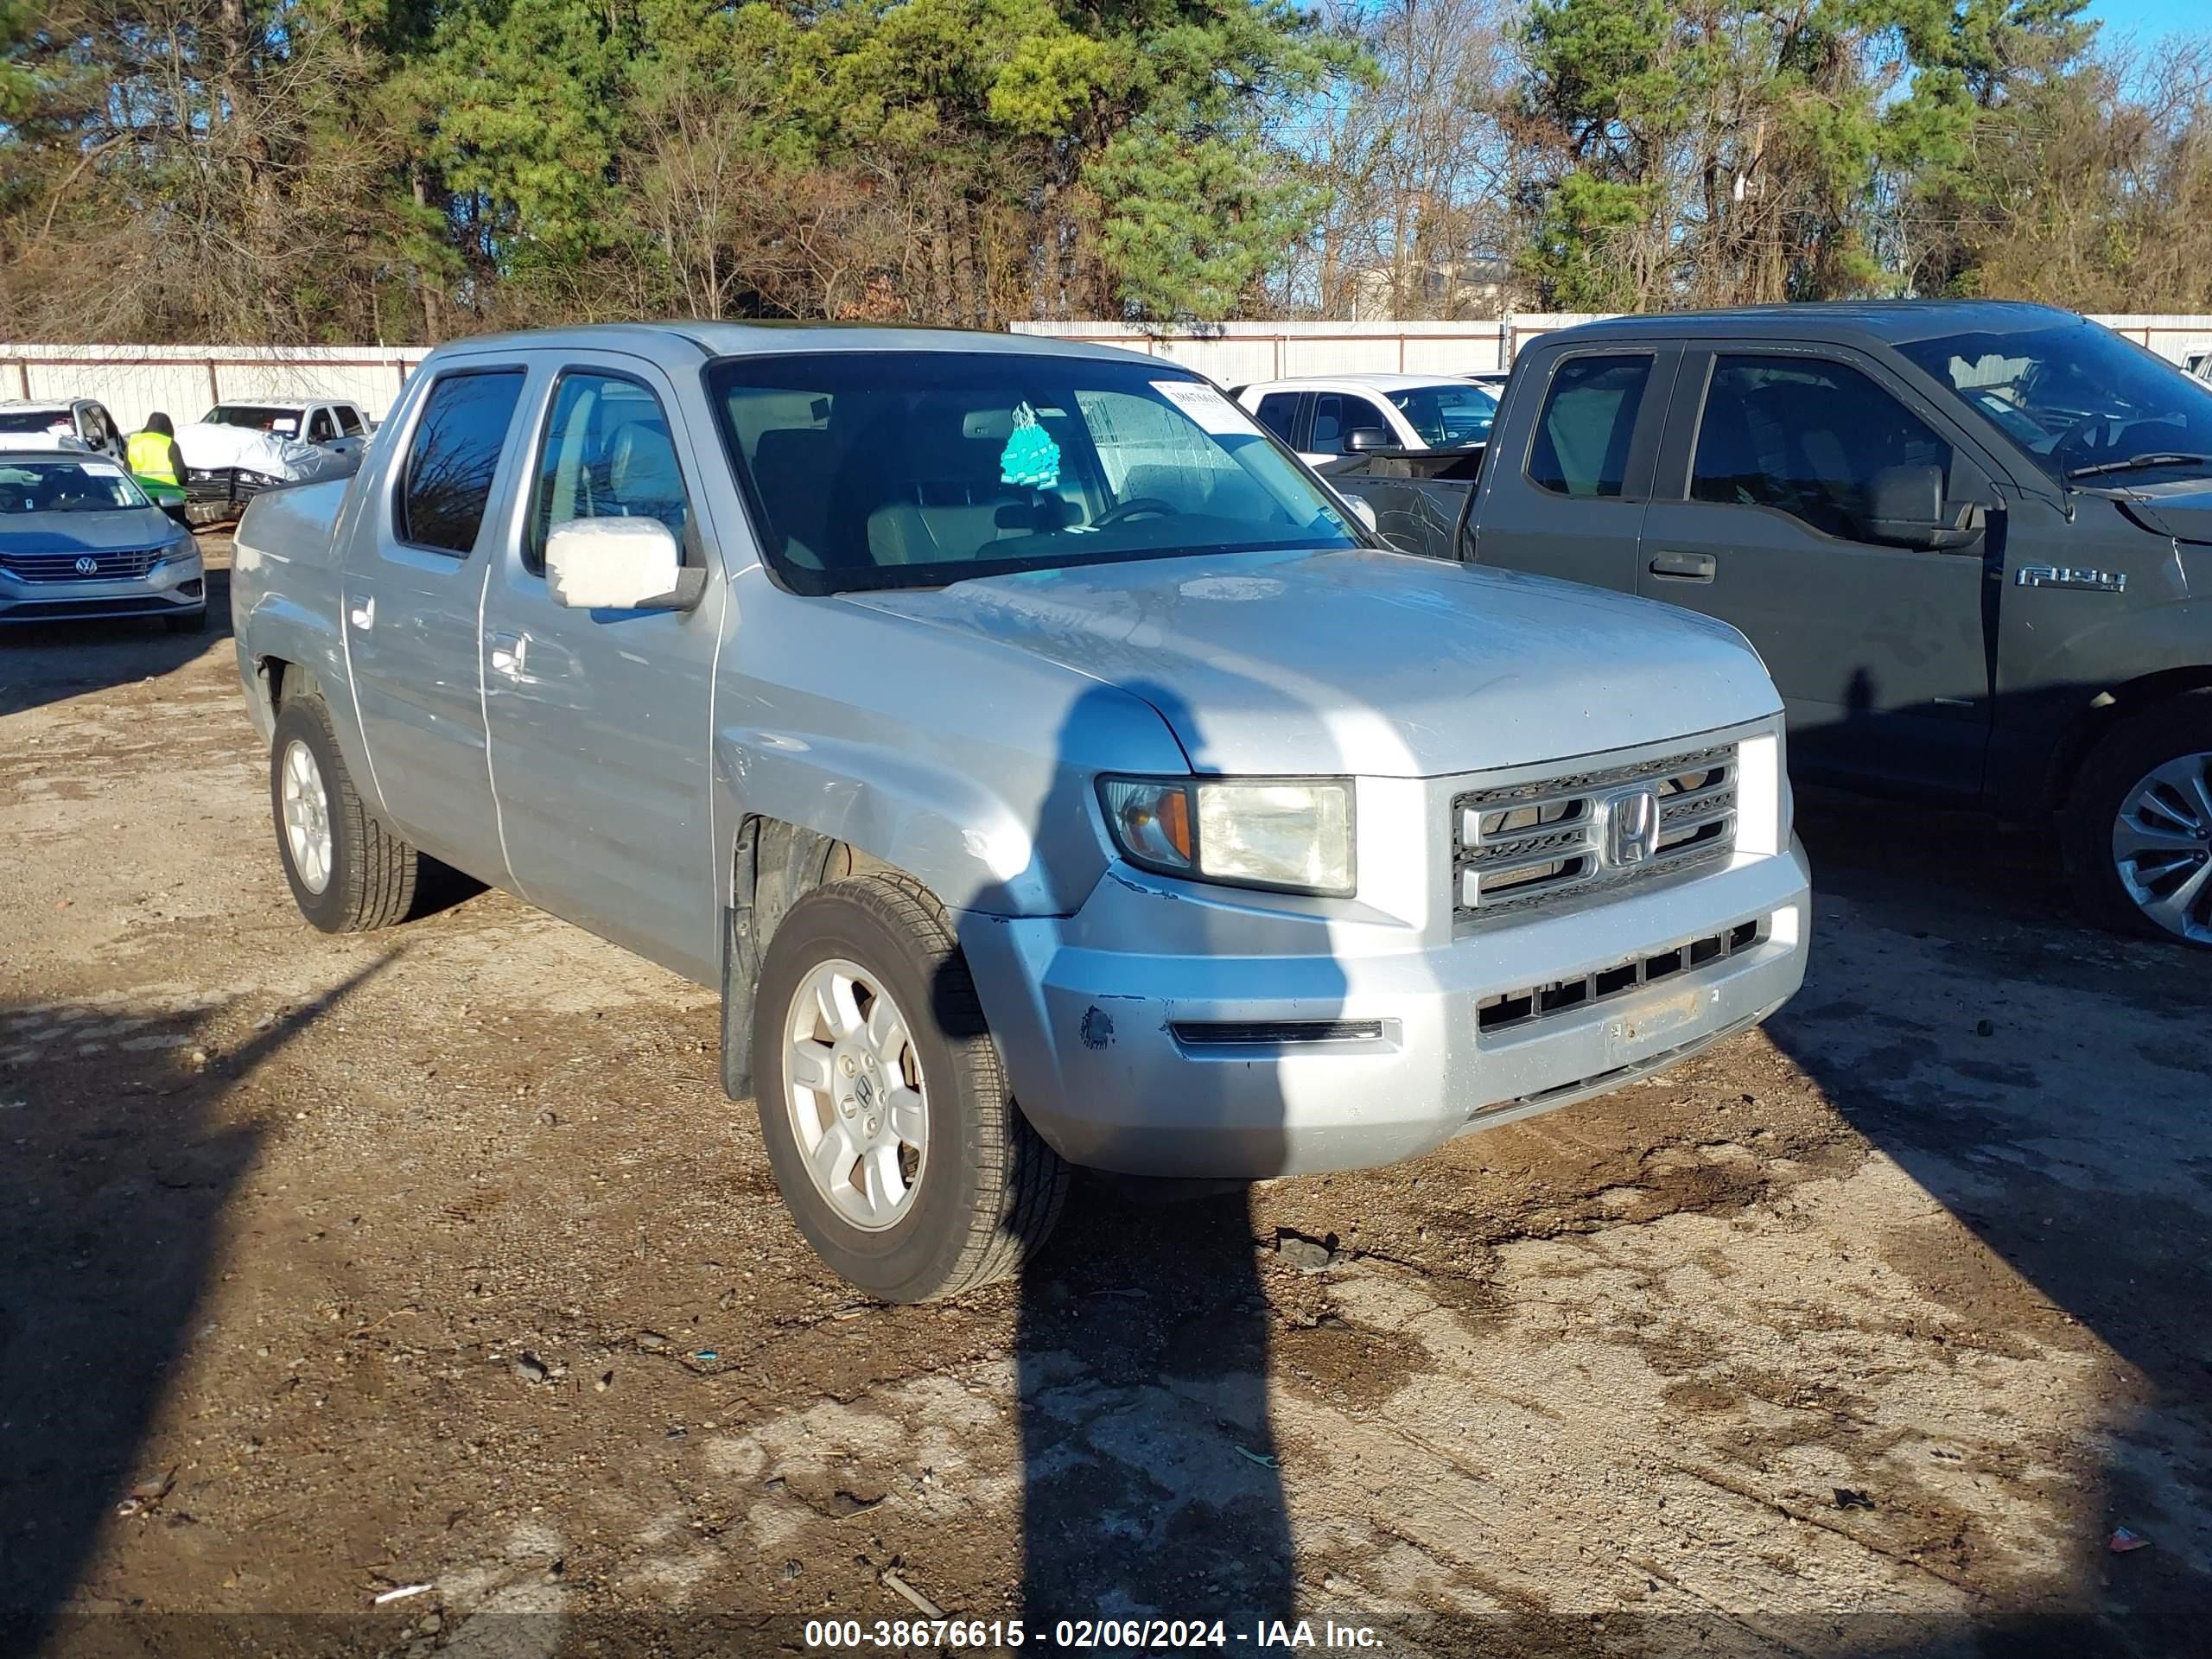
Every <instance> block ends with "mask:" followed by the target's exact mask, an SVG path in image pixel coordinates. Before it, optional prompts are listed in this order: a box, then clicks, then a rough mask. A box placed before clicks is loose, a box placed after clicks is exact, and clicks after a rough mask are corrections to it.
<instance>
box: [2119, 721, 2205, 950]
mask: <svg viewBox="0 0 2212 1659" xmlns="http://www.w3.org/2000/svg"><path fill="white" fill-rule="evenodd" d="M2112 860H2113V868H2114V869H2116V870H2117V871H2118V872H2119V873H2120V885H2121V886H2122V887H2126V889H2127V892H2128V896H2129V897H2130V898H2132V899H2134V900H2135V902H2136V903H2137V904H2138V905H2139V906H2141V907H2142V911H2143V913H2144V914H2145V916H2148V917H2149V918H2151V919H2152V921H2154V922H2156V923H2157V924H2158V925H2159V926H2160V927H2163V928H2164V929H2165V930H2166V931H2167V932H2169V933H2172V934H2175V935H2177V937H2179V938H2184V939H2187V940H2189V941H2190V942H2191V943H2192V944H2212V753H2206V754H2184V755H2178V756H2177V757H2176V758H2175V759H2173V760H2169V761H2167V762H2166V763H2165V765H2164V766H2159V767H2157V768H2156V769H2154V770H2153V771H2152V772H2151V773H2150V775H2149V776H2148V777H2146V778H2145V779H2143V781H2142V782H2140V783H2139V784H2138V785H2135V787H2134V788H2133V789H2132V790H2130V791H2128V795H2127V798H2126V800H2125V801H2124V802H2122V803H2121V804H2120V816H2119V817H2117V818H2115V819H2114V820H2113V826H2112Z"/></svg>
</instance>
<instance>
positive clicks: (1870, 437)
mask: <svg viewBox="0 0 2212 1659" xmlns="http://www.w3.org/2000/svg"><path fill="white" fill-rule="evenodd" d="M1893 467H1934V468H1936V470H1937V471H1938V472H1939V473H1940V474H1942V480H1943V483H1944V485H1945V486H1946V487H1947V488H1948V486H1949V484H1950V478H1951V446H1950V445H1949V444H1948V443H1947V442H1944V441H1943V440H1942V438H1940V437H1938V436H1937V435H1936V433H1935V432H1934V431H1933V430H1932V429H1930V428H1929V425H1928V423H1926V422H1925V421H1923V420H1922V419H1921V418H1920V417H1919V416H1916V415H1915V414H1914V413H1913V412H1912V411H1911V410H1909V409H1907V408H1906V407H1905V406H1904V404H1900V403H1899V402H1898V401H1897V399H1896V398H1895V397H1891V395H1890V394H1889V393H1888V392H1886V391H1884V390H1883V389H1882V388H1881V387H1880V386H1879V385H1876V384H1875V383H1874V382H1873V381H1872V379H1870V378H1868V377H1866V375H1864V374H1861V373H1860V372H1859V371H1858V370H1856V369H1853V368H1849V367H1847V366H1846V365H1843V364H1840V363H1821V362H1813V361H1808V360H1805V359H1783V358H1773V357H1748V356H1746V357H1722V358H1718V359H1715V360H1714V362H1713V382H1712V385H1711V386H1710V387H1709V388H1708V389H1707V392H1706V398H1705V416H1704V418H1703V419H1702V420H1701V421H1700V423H1699V425H1698V435H1697V460H1696V462H1695V463H1694V466H1693V467H1692V469H1691V474H1690V495H1691V497H1692V498H1693V499H1695V500H1699V501H1720V502H1727V503H1730V504H1732V505H1745V506H1765V507H1777V508H1779V509H1780V510H1781V511H1783V512H1786V513H1788V514H1789V515H1790V516H1791V517H1792V518H1798V519H1802V521H1803V522H1805V523H1806V524H1810V525H1811V526H1812V527H1813V528H1814V529H1815V530H1817V531H1822V532H1824V533H1826V534H1827V535H1830V536H1840V537H1845V538H1847V539H1848V540H1853V541H1859V540H1865V539H1868V538H1867V537H1866V523H1865V521H1866V498H1867V492H1868V488H1869V486H1871V485H1872V483H1873V482H1874V480H1876V478H1877V477H1878V475H1879V474H1882V473H1884V472H1885V471H1888V470H1889V469H1891V468H1893Z"/></svg>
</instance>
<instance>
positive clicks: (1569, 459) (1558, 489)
mask: <svg viewBox="0 0 2212 1659" xmlns="http://www.w3.org/2000/svg"><path fill="white" fill-rule="evenodd" d="M1650 379H1651V359H1650V358H1649V357H1648V356H1643V355H1635V356H1623V357H1571V358H1569V359H1567V361H1566V362H1564V363H1562V364H1560V365H1559V369H1558V371H1557V372H1555V373H1554V375H1553V376H1552V384H1551V386H1550V389H1549V390H1548V391H1546V393H1545V394H1544V410H1543V413H1542V414H1541V415H1540V416H1538V417H1537V420H1536V439H1535V443H1534V444H1533V445H1532V446H1530V448H1529V480H1530V482H1532V483H1534V484H1535V485H1537V486H1540V487H1541V488H1543V489H1547V490H1549V491H1551V492H1552V493H1554V495H1572V496H1613V495H1618V494H1619V493H1621V489H1622V486H1624V483H1625V482H1626V480H1627V478H1628V448H1629V441H1630V439H1631V438H1632V437H1634V436H1635V435H1636V417H1637V411H1638V410H1641V409H1642V408H1643V389H1644V387H1645V386H1646V385H1648V384H1649V381H1650Z"/></svg>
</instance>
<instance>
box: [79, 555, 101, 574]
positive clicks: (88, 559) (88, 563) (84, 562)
mask: <svg viewBox="0 0 2212 1659" xmlns="http://www.w3.org/2000/svg"><path fill="white" fill-rule="evenodd" d="M99 573H100V562H99V560H98V559H96V558H94V557H92V555H90V554H89V553H88V554H86V556H84V557H83V558H80V559H79V560H78V561H77V574H78V575H80V576H97V575H99Z"/></svg>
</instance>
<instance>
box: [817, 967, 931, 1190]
mask: <svg viewBox="0 0 2212 1659" xmlns="http://www.w3.org/2000/svg"><path fill="white" fill-rule="evenodd" d="M784 1084H785V1095H786V1096H787V1097H788V1099H787V1103H788V1105H789V1107H790V1109H791V1135H792V1138H793V1139H794V1140H796V1141H798V1152H799V1156H800V1157H801V1158H803V1159H804V1160H805V1161H806V1170H807V1173H808V1174H809V1175H810V1176H811V1177H813V1179H814V1188H815V1191H816V1192H819V1193H821V1195H822V1196H823V1198H824V1199H826V1200H827V1201H828V1202H829V1207H830V1208H831V1209H833V1210H835V1211H836V1212H837V1214H838V1215H839V1217H842V1219H843V1220H845V1221H848V1222H849V1223H851V1224H853V1225H854V1226H855V1227H858V1228H860V1229H861V1230H863V1231H866V1232H871V1233H874V1232H880V1231H882V1230H884V1229H885V1228H887V1227H891V1226H894V1225H896V1224H898V1222H899V1220H900V1219H901V1218H902V1217H904V1216H905V1215H906V1211H908V1210H909V1209H910V1208H912V1205H913V1202H914V1194H915V1193H916V1192H918V1191H919V1190H920V1187H921V1181H922V1172H923V1170H924V1169H925V1167H926V1166H927V1164H928V1161H929V1133H930V1114H929V1089H928V1085H927V1084H925V1082H924V1081H923V1078H922V1057H921V1055H920V1054H919V1053H918V1052H916V1050H915V1047H914V1039H913V1037H912V1034H911V1033H909V1032H908V1030H907V1028H906V1017H905V1016H904V1015H903V1014H900V1013H899V1007H898V1005H897V1004H896V1003H894V1002H893V1001H892V1000H891V997H890V995H889V994H888V993H887V992H886V991H885V990H884V988H883V985H882V982H880V980H878V979H877V978H876V977H875V976H874V975H873V974H871V973H870V972H869V971H868V969H865V968H863V967H861V965H860V964H859V963H854V962H847V961H845V960H843V959H842V957H841V958H837V959H836V960H832V961H829V962H824V963H818V964H817V966H816V967H815V968H814V969H813V970H812V971H811V972H810V973H809V974H808V975H807V976H806V977H805V978H804V980H802V981H801V982H799V988H798V995H796V996H794V997H793V998H792V999H791V1012H790V1014H788V1016H787V1017H786V1018H785V1020H784Z"/></svg>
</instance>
